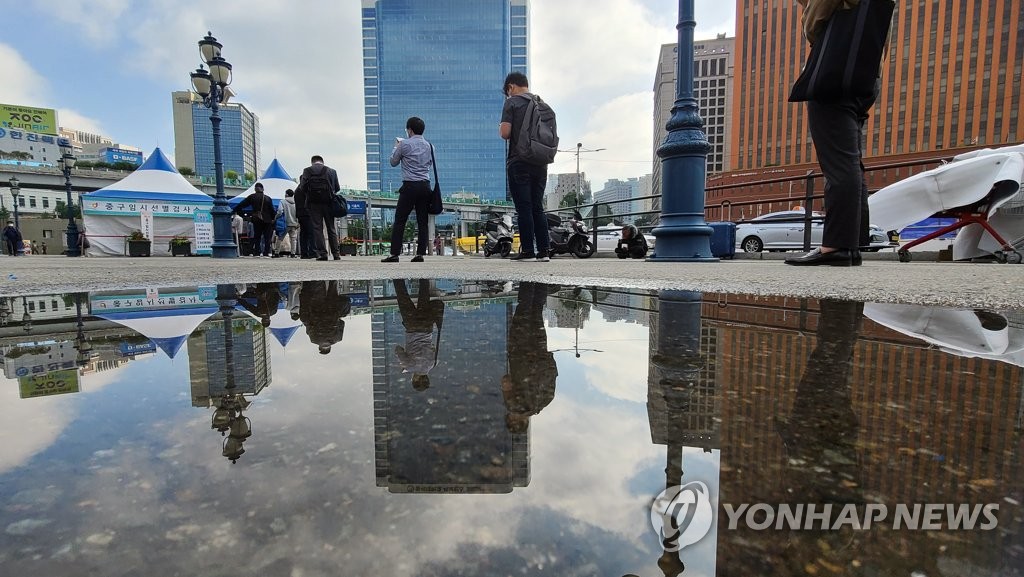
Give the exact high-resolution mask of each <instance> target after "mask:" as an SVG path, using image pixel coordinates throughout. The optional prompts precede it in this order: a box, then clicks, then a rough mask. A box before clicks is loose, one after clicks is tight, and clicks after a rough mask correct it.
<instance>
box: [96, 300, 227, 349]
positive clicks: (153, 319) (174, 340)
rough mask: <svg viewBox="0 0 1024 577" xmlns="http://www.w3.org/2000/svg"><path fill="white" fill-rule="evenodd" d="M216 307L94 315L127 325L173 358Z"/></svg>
mask: <svg viewBox="0 0 1024 577" xmlns="http://www.w3.org/2000/svg"><path fill="white" fill-rule="evenodd" d="M219 311H220V309H219V308H217V307H203V308H187V309H171V310H158V311H130V312H110V313H99V314H96V315H95V316H98V317H100V318H103V319H106V320H108V321H113V322H115V323H117V324H119V325H122V326H125V327H128V328H130V329H132V330H133V331H135V332H137V333H139V334H140V335H142V336H144V337H146V338H148V339H149V340H151V341H153V343H154V344H156V346H157V347H159V349H160V350H162V351H163V352H164V353H165V354H166V355H167V356H168V357H170V358H172V359H173V358H174V355H176V354H177V353H178V350H180V349H181V347H182V345H184V344H185V342H186V341H187V340H188V337H189V335H191V334H192V333H193V332H194V331H195V330H196V328H197V327H198V326H199V325H200V324H202V322H203V321H205V320H207V319H209V318H210V316H211V315H213V314H214V313H219Z"/></svg>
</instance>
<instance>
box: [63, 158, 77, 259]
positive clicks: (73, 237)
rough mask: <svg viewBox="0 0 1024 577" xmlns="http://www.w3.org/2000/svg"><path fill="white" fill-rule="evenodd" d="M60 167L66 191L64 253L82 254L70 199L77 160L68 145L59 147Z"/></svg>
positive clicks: (71, 254) (69, 254)
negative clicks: (66, 223)
mask: <svg viewBox="0 0 1024 577" xmlns="http://www.w3.org/2000/svg"><path fill="white" fill-rule="evenodd" d="M61 153H62V154H61V155H60V160H59V161H58V162H59V163H60V169H61V172H63V173H64V192H65V193H67V205H66V206H65V208H64V210H66V211H67V214H68V230H67V234H66V241H65V246H66V247H67V250H65V251H64V254H66V255H68V256H82V249H81V247H80V246H79V244H78V225H77V224H75V213H74V211H73V210H72V207H73V206H74V204H73V203H72V201H71V169H72V168H74V167H75V162H76V161H77V160H78V159H77V158H75V156H74V155H73V154H71V147H70V146H62V147H61Z"/></svg>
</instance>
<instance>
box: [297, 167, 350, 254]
mask: <svg viewBox="0 0 1024 577" xmlns="http://www.w3.org/2000/svg"><path fill="white" fill-rule="evenodd" d="M310 161H311V162H312V164H311V165H310V166H307V167H306V168H305V169H303V171H302V176H301V177H299V186H298V188H297V189H296V191H295V195H296V197H297V198H299V197H301V198H302V199H303V201H304V203H305V207H306V210H308V211H309V220H310V224H311V225H312V227H313V241H314V242H315V243H316V256H317V258H316V259H317V260H327V251H328V245H329V249H330V252H331V254H332V255H333V256H334V260H339V259H340V258H341V254H340V252H339V251H338V233H337V231H336V230H335V229H334V217H333V216H331V196H333V195H335V194H337V193H338V192H339V191H341V184H339V182H338V173H337V172H336V171H335V170H334V169H333V168H331V167H329V166H327V165H326V164H324V158H323V157H322V156H320V155H319V154H316V155H313V158H311V159H310ZM324 226H326V227H327V243H325V242H324Z"/></svg>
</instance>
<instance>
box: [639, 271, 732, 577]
mask: <svg viewBox="0 0 1024 577" xmlns="http://www.w3.org/2000/svg"><path fill="white" fill-rule="evenodd" d="M701 303H702V296H701V293H698V292H689V291H661V292H659V293H658V317H657V324H656V325H652V329H651V330H652V335H655V338H652V339H651V344H650V345H651V346H650V349H651V350H650V360H649V363H650V366H649V369H648V380H647V386H648V393H647V418H648V420H649V422H650V427H651V440H652V441H653V442H654V443H655V444H658V445H665V448H666V456H665V489H666V492H669V490H671V489H673V488H677V490H678V487H681V486H683V485H684V483H683V450H684V447H699V448H701V449H703V451H704V452H710V451H711V449H713V448H714V449H717V448H718V443H719V432H718V427H719V425H718V412H719V411H718V402H717V395H716V391H715V360H714V359H711V358H706V357H705V355H703V354H702V348H701V332H702V331H701ZM655 331H656V332H655ZM709 338H714V337H713V336H711V337H709ZM702 481H707V482H708V483H709V484H710V483H712V482H713V483H716V484H717V482H718V478H717V477H716V478H714V479H702ZM680 493H682V491H680ZM705 497H706V498H708V499H709V500H710V499H711V495H710V493H709V494H707V495H705ZM659 500H660V497H659ZM711 504H713V501H710V502H709V503H707V505H711ZM657 505H658V502H657V500H656V501H655V502H654V503H653V504H652V516H653V512H654V509H655V508H657ZM659 512H661V513H662V515H663V516H664V515H665V514H666V513H669V512H671V510H669V511H659ZM673 520H675V519H674V517H673ZM676 529H677V531H676V532H675V534H674V535H671V539H666V542H662V547H663V549H664V551H663V553H662V555H661V557H660V558H659V559H658V567H659V568H660V569H661V571H662V573H663V574H664V575H666V576H671V577H675V576H677V575H679V574H680V573H682V572H683V569H684V566H683V562H682V560H681V559H680V556H679V552H678V550H679V549H681V548H682V547H683V546H685V545H686V544H688V543H687V541H684V540H682V537H683V536H684V535H683V534H684V533H693V531H689V532H687V531H686V529H687V527H676ZM701 536H702V535H696V537H697V538H698V539H699V538H700V537H701ZM663 537H664V536H663V535H659V538H663ZM669 540H671V541H672V542H671V543H668V542H667V541H669ZM689 543H693V541H689ZM669 549H674V550H669ZM713 557H714V555H712V558H713ZM705 569H707V568H705ZM710 574H714V570H713V569H712V570H711V571H710Z"/></svg>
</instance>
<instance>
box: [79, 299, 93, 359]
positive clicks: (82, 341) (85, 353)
mask: <svg viewBox="0 0 1024 577" xmlns="http://www.w3.org/2000/svg"><path fill="white" fill-rule="evenodd" d="M75 320H76V321H77V323H76V324H77V327H78V332H77V333H76V335H75V350H77V351H78V355H77V356H76V357H75V364H77V365H78V366H79V367H84V366H85V365H87V364H89V359H90V358H92V343H90V342H89V338H88V337H86V336H85V330H84V329H85V323H83V322H82V293H75Z"/></svg>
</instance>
